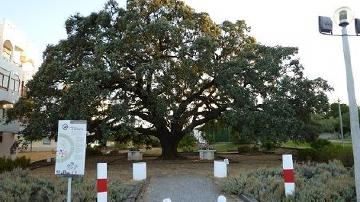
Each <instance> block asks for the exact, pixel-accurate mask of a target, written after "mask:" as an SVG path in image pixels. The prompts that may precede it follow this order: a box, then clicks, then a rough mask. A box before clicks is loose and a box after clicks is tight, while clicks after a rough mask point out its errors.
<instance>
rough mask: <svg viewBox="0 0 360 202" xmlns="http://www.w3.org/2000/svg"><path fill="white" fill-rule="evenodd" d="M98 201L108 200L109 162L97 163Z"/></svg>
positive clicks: (104, 201) (105, 201)
mask: <svg viewBox="0 0 360 202" xmlns="http://www.w3.org/2000/svg"><path fill="white" fill-rule="evenodd" d="M96 188H97V201H98V202H107V163H98V164H97V184H96Z"/></svg>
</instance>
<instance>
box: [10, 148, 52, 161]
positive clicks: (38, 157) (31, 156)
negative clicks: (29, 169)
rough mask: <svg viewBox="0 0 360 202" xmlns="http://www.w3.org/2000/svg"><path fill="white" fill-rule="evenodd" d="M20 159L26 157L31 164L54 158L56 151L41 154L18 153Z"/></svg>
mask: <svg viewBox="0 0 360 202" xmlns="http://www.w3.org/2000/svg"><path fill="white" fill-rule="evenodd" d="M17 156H18V157H22V156H25V157H26V158H29V159H30V161H31V162H35V161H39V160H43V159H47V158H54V157H55V152H54V151H41V152H19V153H17Z"/></svg>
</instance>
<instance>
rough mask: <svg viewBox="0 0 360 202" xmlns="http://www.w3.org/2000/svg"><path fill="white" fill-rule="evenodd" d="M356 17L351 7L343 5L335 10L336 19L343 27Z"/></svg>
mask: <svg viewBox="0 0 360 202" xmlns="http://www.w3.org/2000/svg"><path fill="white" fill-rule="evenodd" d="M353 19H354V17H353V13H352V11H351V9H350V8H349V7H341V8H339V9H337V10H336V11H335V14H334V20H335V22H336V23H338V24H339V26H341V27H346V26H347V25H348V24H349V23H350V22H351V21H352V20H353Z"/></svg>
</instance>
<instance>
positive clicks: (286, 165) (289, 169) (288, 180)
mask: <svg viewBox="0 0 360 202" xmlns="http://www.w3.org/2000/svg"><path fill="white" fill-rule="evenodd" d="M282 160H283V177H284V182H285V185H284V186H285V196H290V195H293V194H295V180H294V165H293V160H292V155H291V154H284V155H282Z"/></svg>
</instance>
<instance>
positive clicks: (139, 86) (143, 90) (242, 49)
mask: <svg viewBox="0 0 360 202" xmlns="http://www.w3.org/2000/svg"><path fill="white" fill-rule="evenodd" d="M65 25H66V31H67V38H66V39H64V40H61V41H60V42H59V43H58V44H55V45H49V46H48V47H47V49H46V50H45V52H44V55H43V64H42V65H41V67H40V69H39V71H38V72H37V73H36V75H35V76H34V78H33V80H31V81H30V82H29V83H28V84H27V87H28V93H27V97H25V98H22V99H20V100H19V102H18V103H16V105H15V107H14V109H12V110H11V111H10V112H9V120H14V119H20V120H22V121H23V122H24V123H26V128H25V130H24V131H23V133H24V135H25V136H28V137H32V138H37V137H41V136H43V135H46V134H49V133H51V134H56V130H57V120H61V119H84V120H87V121H88V125H89V128H88V130H89V132H90V133H93V134H95V135H94V136H91V137H93V138H95V139H108V138H112V139H115V140H118V141H122V140H124V138H134V137H135V138H139V139H147V138H149V137H151V136H155V137H157V138H158V139H159V140H160V143H161V146H162V149H163V157H164V158H173V157H175V156H176V147H177V145H178V143H179V141H180V140H181V139H182V138H183V137H184V136H185V135H186V134H189V133H190V132H191V131H192V130H193V129H194V128H196V127H198V126H201V125H203V124H205V123H207V122H208V121H210V120H213V119H217V118H219V117H221V116H223V117H226V119H227V120H228V122H229V123H231V124H232V125H233V126H234V127H235V128H236V129H237V130H238V131H239V132H241V133H244V134H245V133H246V134H249V135H256V136H259V137H266V138H276V139H284V138H289V137H296V138H300V137H304V136H305V135H306V127H307V123H309V120H310V114H311V113H313V112H323V111H325V110H326V107H327V106H328V104H327V96H326V94H325V92H326V91H328V90H331V88H330V87H329V86H328V84H327V83H326V81H324V80H322V79H321V78H317V79H314V80H311V79H308V78H307V77H305V76H304V75H303V67H302V65H301V64H300V63H299V60H298V58H297V56H296V54H297V48H294V47H281V46H276V47H269V46H265V45H261V44H259V43H258V42H256V40H255V39H254V38H253V37H252V36H250V35H249V31H250V28H249V27H248V26H247V25H246V24H245V22H244V21H241V20H239V21H236V22H230V21H225V22H223V23H221V24H216V23H215V22H214V21H212V20H211V19H210V17H209V15H208V14H206V13H197V12H195V11H194V10H193V9H192V8H190V7H189V6H187V5H185V4H184V2H182V1H179V0H129V1H128V3H127V9H126V10H125V9H123V8H120V7H119V6H118V5H117V3H116V2H115V1H109V2H108V3H107V4H106V5H105V7H104V9H102V10H101V11H99V12H96V13H91V14H90V15H89V16H82V15H80V14H77V15H74V16H71V17H70V18H69V19H68V20H67V21H66V23H65Z"/></svg>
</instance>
